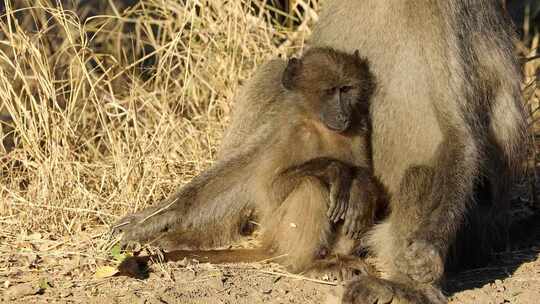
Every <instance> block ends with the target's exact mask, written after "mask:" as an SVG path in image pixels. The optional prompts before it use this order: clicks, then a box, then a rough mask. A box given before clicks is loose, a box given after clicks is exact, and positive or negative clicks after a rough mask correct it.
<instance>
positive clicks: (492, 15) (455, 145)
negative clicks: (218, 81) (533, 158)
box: [309, 0, 526, 303]
mask: <svg viewBox="0 0 540 304" xmlns="http://www.w3.org/2000/svg"><path fill="white" fill-rule="evenodd" d="M309 44H310V45H311V46H315V47H321V46H328V47H332V48H335V49H338V50H342V51H346V52H350V51H352V50H355V49H361V50H363V54H364V55H365V56H367V58H369V60H370V63H371V67H372V70H373V72H374V74H375V76H376V77H377V78H378V79H379V83H378V84H379V87H378V90H377V92H376V94H375V95H374V97H373V101H372V102H371V108H370V112H371V118H372V128H373V130H372V153H373V166H374V173H375V176H376V177H378V178H379V179H380V181H381V182H382V184H383V185H384V186H385V187H386V189H387V190H388V194H389V196H390V210H391V212H390V215H389V217H388V218H387V219H386V220H385V221H384V222H383V223H382V224H380V225H377V226H376V227H375V228H374V230H373V231H372V232H371V237H370V242H371V249H372V250H373V252H374V254H375V255H376V257H377V259H378V261H379V266H380V268H381V269H383V270H384V271H385V273H386V276H385V279H377V278H372V277H363V278H361V279H360V280H358V281H356V282H355V283H353V284H352V285H350V286H349V289H348V290H347V292H346V297H345V299H344V302H346V303H398V302H399V303H402V302H405V303H409V302H413V303H416V302H426V303H430V302H438V301H444V299H443V298H442V297H440V294H439V295H437V294H438V292H437V288H436V285H437V283H438V282H439V280H440V279H441V276H442V275H443V272H444V269H445V261H447V258H448V257H449V253H450V252H451V251H452V253H453V254H452V255H450V256H451V257H452V258H453V259H452V260H453V261H460V262H466V263H475V262H477V261H478V260H479V259H478V257H479V256H482V255H483V254H485V253H486V251H488V250H489V248H490V244H493V243H500V241H503V242H504V241H505V240H506V239H505V238H506V235H505V232H504V231H505V227H506V226H507V216H508V215H507V211H506V210H507V209H508V203H509V191H510V187H511V185H512V184H513V183H514V181H515V179H516V177H517V176H518V174H519V173H520V170H521V165H522V161H523V159H524V156H525V154H526V151H525V150H526V124H525V118H524V111H523V109H522V104H521V95H520V94H521V93H520V87H519V81H520V75H519V69H518V64H517V61H516V58H515V56H514V52H513V50H514V48H513V44H512V31H511V26H510V24H509V22H508V20H507V18H506V16H505V15H504V10H503V8H502V7H501V1H495V0H477V1H469V0H433V1H420V0H401V1H399V0H398V1H390V0H364V1H358V0H329V1H328V2H327V3H325V7H324V8H323V12H322V14H321V16H320V20H319V22H318V23H317V24H316V26H315V28H314V31H313V35H312V37H311V41H310V43H309ZM497 227H502V228H501V229H498V230H496V231H493V230H492V229H493V228H497ZM460 231H462V232H463V231H465V232H466V233H460ZM488 231H491V232H490V233H488ZM452 244H453V246H452ZM451 246H452V247H451ZM451 248H452V250H451ZM467 248H468V250H464V249H467ZM464 252H465V253H466V254H467V259H465V256H464V255H463V254H462V253H464ZM428 291H429V292H428ZM377 301H378V302H377Z"/></svg>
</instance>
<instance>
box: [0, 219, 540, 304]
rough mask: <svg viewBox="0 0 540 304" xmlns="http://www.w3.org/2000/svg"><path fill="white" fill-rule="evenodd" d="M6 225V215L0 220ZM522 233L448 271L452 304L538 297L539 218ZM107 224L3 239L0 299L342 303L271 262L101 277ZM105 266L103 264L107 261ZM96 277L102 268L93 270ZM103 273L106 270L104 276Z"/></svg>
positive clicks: (335, 287)
mask: <svg viewBox="0 0 540 304" xmlns="http://www.w3.org/2000/svg"><path fill="white" fill-rule="evenodd" d="M3 223H4V224H5V223H9V220H5V221H3ZM524 228H525V230H528V233H524V232H523V231H521V232H519V234H520V235H519V236H516V239H519V242H520V243H519V244H517V245H516V246H517V248H519V249H516V250H513V251H509V252H505V253H501V254H498V255H497V256H495V257H494V261H493V262H492V263H491V264H490V265H489V266H488V267H485V268H481V269H471V270H467V271H464V272H461V273H458V274H455V275H451V276H450V277H449V279H448V280H447V282H448V283H447V286H446V287H445V291H446V293H447V294H448V295H449V298H450V302H451V303H519V304H526V303H531V304H532V303H539V301H540V255H539V253H540V221H537V220H534V219H533V220H531V221H530V222H529V223H526V224H525V226H524ZM113 242H114V240H109V239H108V234H107V233H106V228H105V227H103V228H102V229H101V231H93V234H90V233H89V234H85V233H81V234H80V235H75V236H72V237H67V238H66V239H56V240H55V239H51V238H50V237H48V236H47V235H41V234H38V233H34V234H30V235H26V234H24V233H21V234H20V235H12V236H6V237H3V238H2V239H0V244H1V245H0V256H1V257H2V259H0V301H3V302H5V303H250V304H255V303H327V304H331V303H339V299H340V294H341V292H342V290H343V287H342V286H341V285H340V284H337V283H336V282H325V281H324V279H325V278H324V277H323V278H321V280H312V279H308V278H305V277H301V276H295V275H292V274H287V273H286V272H285V271H284V270H283V269H281V268H280V267H279V266H278V265H275V264H271V263H270V264H240V265H223V266H216V265H210V264H199V263H197V262H196V261H190V262H187V261H184V262H181V263H174V264H170V263H169V264H154V265H153V266H152V267H151V272H150V276H149V278H148V279H146V280H137V279H132V278H126V277H106V278H98V277H97V276H96V272H99V271H100V269H101V270H103V269H107V267H106V266H114V265H115V263H114V261H113V260H114V259H113V258H112V257H111V256H110V254H107V252H110V247H111V244H113ZM104 266H105V267H104ZM98 276H99V274H98ZM105 276H107V274H105Z"/></svg>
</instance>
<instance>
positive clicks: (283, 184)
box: [117, 48, 380, 273]
mask: <svg viewBox="0 0 540 304" xmlns="http://www.w3.org/2000/svg"><path fill="white" fill-rule="evenodd" d="M373 90H374V79H373V78H372V76H371V74H370V72H369V67H368V64H367V61H365V60H364V59H362V58H360V57H359V55H358V54H357V53H356V54H354V55H347V54H345V53H342V52H336V51H334V50H332V49H329V48H313V49H311V50H309V51H307V52H306V53H305V54H304V56H303V57H302V58H301V59H294V58H293V59H291V60H289V62H288V63H286V62H285V61H283V60H273V61H270V62H269V63H267V64H265V65H264V66H262V67H261V68H260V69H259V70H258V72H257V73H256V74H255V76H254V77H253V78H252V79H251V80H250V81H249V82H248V84H247V85H246V86H245V87H244V88H243V89H242V90H241V91H240V93H239V94H238V96H237V103H236V104H235V112H234V116H233V121H232V124H231V126H230V128H229V131H228V132H227V134H226V136H225V139H224V141H223V144H222V147H221V151H220V153H219V156H218V161H217V162H216V164H215V165H213V166H212V167H211V168H210V169H208V170H206V171H205V172H203V173H202V174H201V175H199V176H197V177H196V178H194V179H193V180H192V181H191V182H190V183H189V184H187V185H186V186H185V187H183V188H182V189H180V191H178V192H177V193H176V194H175V195H173V196H172V197H171V198H170V199H168V200H166V201H164V202H162V203H160V204H159V205H158V206H157V207H153V208H149V209H147V210H143V211H142V212H139V213H137V214H134V215H131V216H128V217H126V218H124V219H122V220H121V221H120V224H118V225H117V227H118V228H119V229H120V230H122V231H124V240H126V241H130V240H131V241H132V240H135V241H148V240H150V239H153V238H156V237H159V236H161V239H160V240H159V241H158V244H159V245H161V246H164V247H168V248H175V249H189V250H191V251H185V250H184V251H178V250H177V251H174V252H172V253H169V254H166V255H165V258H166V259H167V260H177V259H180V258H183V257H185V256H194V255H198V256H199V259H203V260H206V258H208V260H209V261H210V262H233V261H253V260H262V259H267V258H276V257H277V259H276V261H278V262H280V263H282V264H284V265H286V266H287V267H288V268H289V269H290V270H291V271H303V270H310V269H311V268H313V267H316V268H328V267H330V266H332V265H333V266H336V267H341V266H343V267H345V268H347V267H349V268H351V267H355V265H356V264H355V263H357V262H359V261H358V260H357V259H354V258H351V259H348V258H345V259H341V260H335V259H334V257H335V256H336V255H339V254H342V255H350V254H351V253H352V252H353V250H355V249H356V247H357V244H358V243H357V241H356V240H355V238H356V237H357V236H358V233H359V232H361V231H363V230H365V229H366V228H367V227H368V226H370V225H371V224H372V221H373V219H374V211H375V207H376V206H375V203H376V201H375V200H376V199H378V198H379V197H380V195H379V189H378V187H377V183H376V181H374V180H373V179H372V178H371V177H372V176H371V166H370V158H369V117H368V99H369V97H370V96H371V94H372V92H373ZM349 194H350V195H349ZM349 197H350V198H351V200H350V201H351V202H350V203H349ZM327 213H328V214H327ZM341 218H345V220H344V223H343V224H339V225H337V226H336V225H334V222H336V221H338V220H340V219H341ZM253 220H256V221H258V222H260V224H261V226H262V229H263V245H262V247H261V248H259V249H251V250H222V251H193V250H194V249H195V250H199V249H208V248H216V247H220V246H223V245H228V244H230V242H231V241H233V240H234V239H236V238H238V237H239V236H240V235H241V234H243V232H245V231H246V230H247V231H250V230H251V228H250V227H249V225H250V221H253ZM148 259H149V257H141V258H135V259H132V260H129V261H128V262H127V263H124V266H126V267H123V268H124V270H126V271H127V272H131V273H136V272H137V271H136V270H135V271H132V270H130V269H129V267H132V266H135V267H137V266H138V263H137V261H143V262H144V261H146V260H148ZM332 259H334V260H335V263H331V260H332ZM348 260H350V261H351V263H345V262H346V261H348ZM133 262H135V263H133ZM328 262H330V263H328ZM334 269H335V270H339V271H341V269H337V268H334Z"/></svg>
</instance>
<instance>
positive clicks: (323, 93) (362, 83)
mask: <svg viewBox="0 0 540 304" xmlns="http://www.w3.org/2000/svg"><path fill="white" fill-rule="evenodd" d="M282 84H283V87H284V88H285V89H286V90H287V91H292V92H297V93H300V94H301V95H302V99H303V102H305V103H307V108H308V110H310V111H314V112H315V113H314V114H316V115H317V114H318V115H319V117H320V119H321V120H322V122H323V123H324V124H325V125H326V127H328V128H329V129H331V130H334V131H336V132H344V131H346V130H347V129H348V128H349V126H350V125H351V121H352V118H353V112H354V111H355V110H359V109H363V110H365V111H367V109H368V101H369V98H370V97H371V95H372V93H373V90H374V88H375V80H374V77H373V75H372V74H371V72H370V70H369V64H368V61H367V60H366V59H365V58H362V57H361V56H360V54H359V52H358V51H356V52H354V54H347V53H343V52H339V51H336V50H334V49H330V48H312V49H309V50H308V51H307V52H306V53H305V54H304V55H303V56H302V57H301V58H291V59H290V60H289V62H288V64H287V67H286V68H285V70H284V72H283V76H282Z"/></svg>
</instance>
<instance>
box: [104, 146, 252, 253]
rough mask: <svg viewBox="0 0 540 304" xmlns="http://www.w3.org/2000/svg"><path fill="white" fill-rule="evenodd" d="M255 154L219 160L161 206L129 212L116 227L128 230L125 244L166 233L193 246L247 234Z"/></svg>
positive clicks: (168, 237)
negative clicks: (191, 242) (243, 233)
mask: <svg viewBox="0 0 540 304" xmlns="http://www.w3.org/2000/svg"><path fill="white" fill-rule="evenodd" d="M253 155H254V154H253V153H249V154H245V155H243V154H239V155H236V156H234V157H232V158H230V159H228V160H222V161H219V162H218V163H217V164H215V165H213V166H212V167H211V168H209V169H208V170H206V171H205V172H203V173H202V174H200V175H198V176H197V177H195V178H193V179H192V180H191V182H190V183H188V184H187V185H186V186H184V187H183V188H181V189H180V190H179V191H178V192H177V193H176V194H174V195H173V196H171V197H170V198H168V199H166V200H165V201H163V202H161V203H160V204H158V205H157V206H156V207H151V208H147V209H145V210H143V211H140V212H138V213H135V214H132V215H128V216H126V217H125V218H123V219H121V220H120V221H118V222H117V224H115V226H114V228H113V229H114V230H115V231H116V232H123V233H124V235H123V241H124V242H129V241H139V242H148V241H150V240H152V239H155V238H160V237H161V238H164V239H166V240H169V241H172V240H174V239H176V240H184V241H190V240H191V241H193V245H194V246H193V247H213V246H214V245H222V244H225V243H227V242H228V241H230V239H231V238H234V237H236V236H238V235H240V234H241V233H242V230H243V228H244V226H245V223H244V222H245V221H246V220H248V216H246V214H250V206H249V203H250V198H252V197H251V194H250V190H251V187H250V183H249V181H250V180H252V179H253V174H252V173H253V172H254V171H255V170H254V168H253V165H254V156H253ZM238 185H241V186H238ZM194 232H195V233H196V234H197V235H193V233H194ZM205 240H206V241H205ZM185 245H188V247H190V246H189V245H191V244H185Z"/></svg>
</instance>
